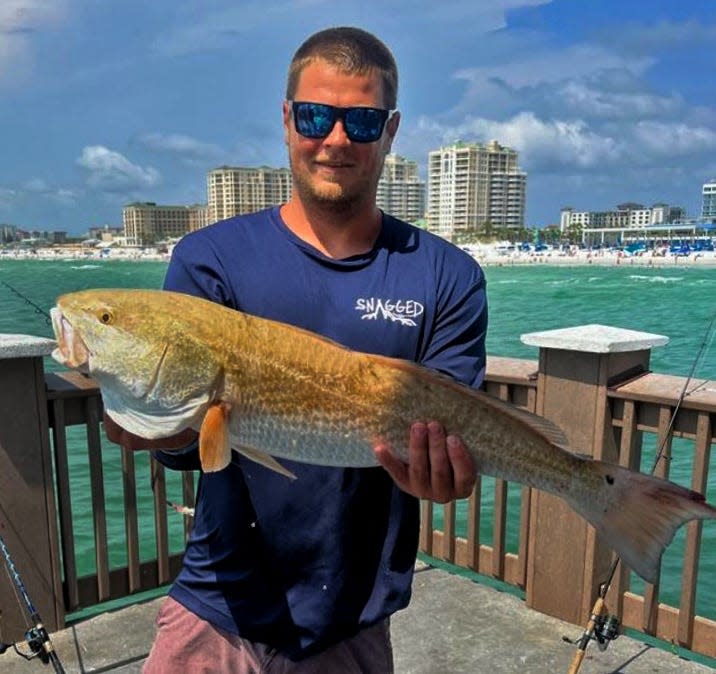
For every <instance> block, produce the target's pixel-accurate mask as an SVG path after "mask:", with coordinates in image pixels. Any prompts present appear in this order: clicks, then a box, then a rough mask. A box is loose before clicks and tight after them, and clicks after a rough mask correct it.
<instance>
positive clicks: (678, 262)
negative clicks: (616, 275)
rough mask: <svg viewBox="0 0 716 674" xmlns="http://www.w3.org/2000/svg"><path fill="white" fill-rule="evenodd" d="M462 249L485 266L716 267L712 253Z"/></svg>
mask: <svg viewBox="0 0 716 674" xmlns="http://www.w3.org/2000/svg"><path fill="white" fill-rule="evenodd" d="M462 248H463V250H465V251H466V252H468V253H470V255H472V256H473V257H474V258H475V259H476V260H477V261H478V262H479V263H480V264H481V265H484V266H495V265H496V266H510V265H526V264H534V265H559V266H576V265H595V266H602V267H616V266H625V267H629V266H631V267H689V266H692V265H699V266H714V267H716V252H714V251H700V252H692V253H690V254H689V255H674V254H672V253H669V252H668V251H666V252H664V253H661V254H660V253H652V252H651V251H647V252H642V253H639V254H636V255H629V254H628V253H624V252H623V251H615V250H609V249H606V250H588V249H587V250H582V249H575V250H571V251H569V252H565V251H558V250H546V251H540V252H534V251H520V250H504V249H502V248H501V247H499V246H489V245H487V246H486V245H473V246H463V247H462Z"/></svg>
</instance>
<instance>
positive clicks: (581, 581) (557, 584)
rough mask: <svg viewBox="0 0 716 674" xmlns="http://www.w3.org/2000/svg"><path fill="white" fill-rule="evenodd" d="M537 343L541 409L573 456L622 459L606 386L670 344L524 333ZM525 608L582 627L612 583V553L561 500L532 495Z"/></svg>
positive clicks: (590, 333) (633, 337)
mask: <svg viewBox="0 0 716 674" xmlns="http://www.w3.org/2000/svg"><path fill="white" fill-rule="evenodd" d="M521 340H522V342H523V343H525V344H529V345H531V346H538V347H539V349H540V351H539V372H538V379H537V406H536V412H537V414H539V415H540V416H543V417H545V418H546V419H549V420H551V421H554V422H555V423H556V424H557V425H558V426H560V427H561V428H562V430H563V431H564V432H565V434H566V436H567V439H568V441H569V446H570V448H571V449H572V451H574V452H577V453H579V454H585V455H588V456H591V457H593V458H597V459H603V460H605V461H611V462H614V463H616V462H617V461H618V449H617V445H616V443H615V441H614V432H613V429H612V425H611V414H610V409H609V404H608V399H607V388H608V386H609V385H611V384H612V383H614V382H616V381H622V380H625V379H628V378H629V377H630V376H636V375H637V374H639V373H641V372H644V371H645V370H646V369H647V368H648V365H649V358H650V355H651V348H652V347H654V346H660V345H663V344H666V343H667V342H668V341H669V340H668V338H667V337H663V336H661V335H653V334H649V333H644V332H635V331H633V330H624V329H621V328H612V327H608V326H603V325H584V326H579V327H575V328H566V329H561V330H550V331H546V332H537V333H531V334H526V335H522V336H521ZM530 513H531V514H530V535H529V541H528V546H529V554H528V568H527V587H526V600H527V604H528V605H529V606H531V607H532V608H535V609H536V610H538V611H541V612H542V613H547V614H549V615H552V616H555V617H558V618H561V619H562V620H567V621H569V622H571V623H574V624H581V623H582V622H584V619H585V617H587V616H588V615H589V614H590V611H591V607H592V604H593V602H594V600H595V598H596V594H597V591H598V589H599V585H600V583H601V582H603V581H604V580H605V579H606V576H607V572H608V568H609V565H610V563H611V550H610V549H609V548H607V547H606V545H604V543H603V542H602V541H601V540H600V537H598V536H597V535H596V533H595V531H594V529H593V528H592V527H591V526H588V525H587V523H586V522H585V520H584V519H582V518H581V517H580V516H579V515H577V514H575V513H574V512H573V511H572V510H571V509H570V508H569V507H568V506H567V505H566V504H565V503H564V502H563V501H562V500H561V499H558V498H556V497H554V496H551V495H549V494H546V493H544V492H540V491H538V490H533V491H532V499H531V504H530Z"/></svg>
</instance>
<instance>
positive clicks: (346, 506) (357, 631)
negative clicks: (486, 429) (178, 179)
mask: <svg viewBox="0 0 716 674" xmlns="http://www.w3.org/2000/svg"><path fill="white" fill-rule="evenodd" d="M397 80H398V76H397V69H396V66H395V62H394V60H393V57H392V55H391V53H390V51H389V50H388V49H387V47H386V46H385V45H384V44H383V43H382V42H380V41H379V40H378V39H377V38H375V37H374V36H372V35H371V34H369V33H366V32H365V31H362V30H359V29H356V28H333V29H328V30H325V31H321V32H319V33H317V34H315V35H313V36H312V37H310V38H309V39H308V40H306V42H305V43H304V44H303V45H302V46H301V47H300V48H299V49H298V51H297V52H296V54H295V56H294V58H293V60H292V63H291V66H290V70H289V76H288V85H287V91H286V101H285V102H284V104H283V125H284V134H285V141H286V145H287V146H288V153H289V159H290V165H291V171H292V176H293V194H292V197H291V199H290V201H289V202H288V203H286V204H284V205H283V206H281V207H276V208H272V209H268V210H266V211H262V212H260V213H255V214H251V215H246V216H239V217H235V218H231V219H229V220H225V221H223V222H219V223H216V224H214V225H212V226H210V227H207V228H205V229H202V230H199V231H197V232H194V233H193V234H190V235H188V236H186V237H184V238H183V239H182V240H181V241H180V243H179V244H178V245H177V247H176V249H175V251H174V254H173V256H172V261H171V264H170V266H169V269H168V272H167V277H166V281H165V287H166V288H167V289H171V290H177V291H181V292H187V293H190V294H194V295H199V296H202V297H207V298H209V299H211V300H213V301H216V302H219V303H221V304H224V305H227V306H230V307H234V308H236V309H240V310H242V311H245V312H248V313H251V314H256V315H259V316H263V317H267V318H272V319H275V320H280V321H283V322H285V323H291V324H294V325H297V326H300V327H302V328H306V329H308V330H312V331H313V332H316V333H320V334H322V335H325V336H327V337H330V338H331V339H334V340H336V341H338V342H340V343H342V344H344V345H346V346H348V347H350V348H352V349H356V350H359V351H366V352H373V353H380V354H384V355H388V356H393V357H399V358H404V359H408V360H413V361H416V362H419V363H422V364H424V365H426V366H428V367H432V368H435V369H437V370H440V371H442V372H445V373H446V374H448V375H450V376H452V377H454V378H456V379H458V380H460V381H462V382H464V383H466V384H468V385H471V386H479V384H480V383H481V381H482V377H483V374H484V367H485V348H484V338H485V331H486V325H487V313H486V298H485V282H484V277H483V274H482V271H481V270H480V268H479V266H478V265H477V264H476V263H475V262H474V261H473V260H472V259H471V258H470V257H469V256H467V255H465V254H464V253H462V252H461V251H459V250H458V249H456V248H455V247H453V246H451V245H449V244H447V243H446V242H444V241H442V240H440V239H438V238H436V237H434V236H431V235H428V234H427V233H425V232H422V231H420V230H418V229H416V228H414V227H412V226H410V225H408V224H406V223H403V222H401V221H399V220H396V219H395V218H392V217H390V216H389V215H387V214H383V213H382V212H381V211H380V210H379V209H378V208H377V207H376V203H375V200H376V191H377V185H378V180H379V178H380V175H381V171H382V167H383V161H384V158H385V156H386V154H387V153H388V152H389V151H390V149H391V145H392V142H393V139H394V137H395V135H396V132H397V130H398V125H399V123H400V114H399V113H398V112H396V111H394V110H395V108H396V98H397ZM415 422H416V423H414V424H413V425H412V426H411V428H410V429H408V428H406V434H408V433H409V434H410V435H409V462H408V464H404V463H403V462H402V461H400V460H398V459H397V458H396V457H394V456H393V455H392V454H391V452H390V448H389V447H385V446H379V447H376V448H375V451H376V457H377V459H378V461H379V462H380V464H382V466H383V467H382V468H381V467H377V468H370V469H337V468H328V467H322V466H308V465H304V464H298V463H293V462H286V461H283V463H284V464H285V465H286V467H287V468H289V470H291V471H292V472H293V473H294V474H295V475H296V476H297V478H298V479H297V480H295V481H289V480H287V479H286V478H285V477H283V476H281V475H278V474H276V473H274V472H272V471H270V470H268V469H266V468H264V467H262V466H259V465H257V464H255V463H252V462H251V461H249V460H247V459H245V458H244V457H238V456H236V455H235V459H234V461H233V463H232V464H231V465H230V466H229V467H228V468H227V469H225V470H223V471H220V472H218V473H211V474H202V475H201V477H200V482H199V486H198V495H197V506H196V515H195V520H194V527H193V531H192V534H191V537H190V540H189V542H188V544H187V550H186V553H185V557H184V566H183V569H182V571H181V572H180V574H179V576H178V577H177V579H176V582H175V583H174V585H173V587H172V589H171V591H170V595H169V598H168V599H167V600H166V602H165V604H164V606H163V608H162V610H161V612H160V615H159V618H158V625H159V632H158V635H157V639H156V641H155V644H154V647H153V649H152V653H151V654H150V657H149V659H148V661H147V664H146V666H145V671H146V672H148V673H150V674H153V673H158V672H162V673H163V672H181V671H185V672H192V673H193V672H199V671H205V672H236V673H240V672H241V673H243V672H278V671H280V672H300V673H308V672H328V673H332V672H370V673H375V674H378V673H380V674H386V672H391V671H392V667H393V665H392V652H391V647H390V637H389V633H388V618H389V616H390V615H391V614H392V613H394V612H395V611H397V610H399V609H401V608H404V607H405V606H406V605H407V603H408V600H409V598H410V587H411V581H412V571H413V565H414V561H415V554H416V550H417V538H418V526H419V511H418V499H417V498H416V497H419V498H428V499H433V500H435V501H439V502H447V501H449V500H452V499H455V498H462V497H466V496H468V495H469V493H470V491H471V490H472V487H473V485H474V482H475V466H474V465H473V462H472V460H471V458H470V455H469V454H468V453H467V451H466V449H465V447H464V445H463V444H462V442H461V441H460V440H459V439H458V438H456V437H453V436H450V435H446V432H445V430H444V429H443V428H442V426H440V424H437V423H434V422H431V421H430V420H427V419H419V420H415ZM107 430H108V434H109V435H110V438H112V439H114V440H116V441H118V442H120V443H122V444H124V445H126V446H130V447H132V448H135V449H138V448H161V449H164V450H166V449H169V448H181V447H184V446H185V445H187V443H189V442H191V440H193V439H194V438H193V437H192V434H191V433H189V434H187V433H184V434H182V435H181V436H178V437H175V438H170V439H167V440H162V441H146V440H142V439H140V438H136V437H135V436H129V434H128V433H126V432H125V431H123V430H122V429H119V428H118V427H116V426H115V425H113V424H112V423H111V422H108V424H107ZM156 456H157V458H158V460H160V461H161V462H162V463H164V464H165V465H167V466H169V467H173V468H178V469H196V468H198V466H199V464H198V458H197V451H196V445H195V443H194V444H189V446H188V447H185V448H184V449H179V451H176V452H169V451H159V452H157V453H156Z"/></svg>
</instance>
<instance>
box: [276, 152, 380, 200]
mask: <svg viewBox="0 0 716 674" xmlns="http://www.w3.org/2000/svg"><path fill="white" fill-rule="evenodd" d="M289 164H290V166H291V174H292V176H293V189H294V190H295V192H296V194H297V196H298V198H299V199H300V201H301V202H302V203H304V204H305V205H306V206H308V207H314V208H319V209H321V210H326V211H331V212H333V213H341V214H346V213H350V212H353V211H358V210H359V209H360V208H361V206H363V205H364V204H365V202H366V200H367V199H370V200H371V204H375V190H376V187H377V184H376V185H371V183H370V181H369V180H368V179H366V178H362V179H359V180H357V181H354V182H351V183H350V184H349V185H345V184H342V183H339V182H331V181H329V180H321V179H318V178H316V177H315V176H314V175H312V174H311V173H310V172H309V171H308V170H305V169H302V168H301V167H298V166H296V164H295V163H294V162H293V161H292V159H291V153H290V152H289ZM370 195H373V196H372V197H371V196H370Z"/></svg>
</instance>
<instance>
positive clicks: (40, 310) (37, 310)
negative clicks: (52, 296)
mask: <svg viewBox="0 0 716 674" xmlns="http://www.w3.org/2000/svg"><path fill="white" fill-rule="evenodd" d="M0 283H2V284H3V285H4V286H5V287H6V288H8V289H9V290H10V291H12V292H13V293H15V295H17V296H18V297H19V298H20V299H21V300H24V301H25V302H27V303H28V304H29V305H30V306H31V307H32V308H33V309H34V310H35V313H36V314H41V315H42V316H44V317H45V323H46V324H47V325H52V317H51V316H50V314H49V313H48V312H47V311H45V310H44V309H43V308H42V307H41V306H39V305H37V304H35V303H34V302H33V301H32V300H31V299H30V298H29V297H26V296H25V295H23V294H22V293H21V292H20V291H19V290H16V289H15V288H13V287H12V286H11V285H10V284H9V283H7V282H6V281H0Z"/></svg>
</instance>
